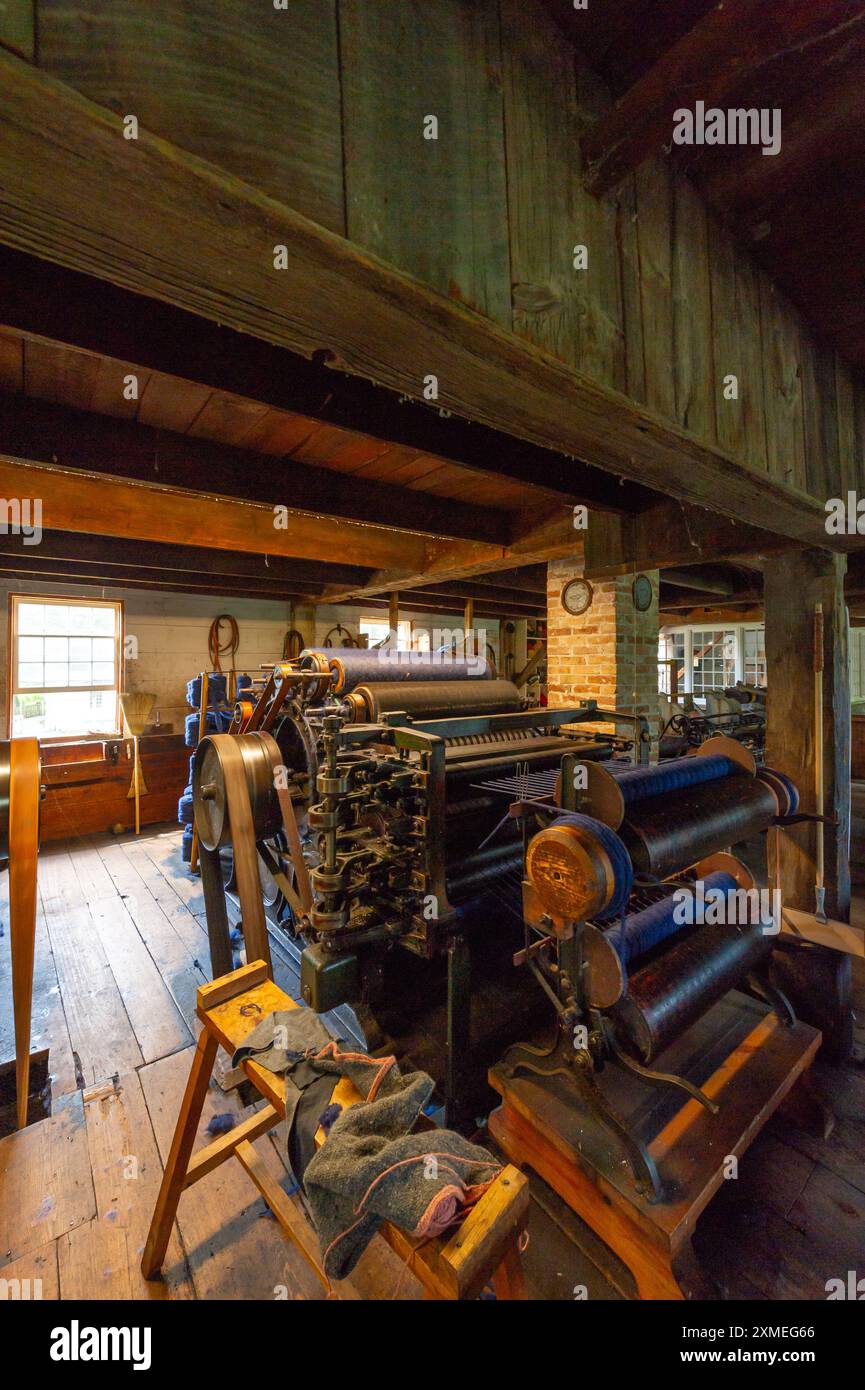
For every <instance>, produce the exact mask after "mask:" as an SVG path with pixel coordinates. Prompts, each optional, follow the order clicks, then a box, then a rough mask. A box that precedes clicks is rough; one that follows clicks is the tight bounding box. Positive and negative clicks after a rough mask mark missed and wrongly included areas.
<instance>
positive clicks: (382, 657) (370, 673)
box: [304, 647, 495, 709]
mask: <svg viewBox="0 0 865 1390" xmlns="http://www.w3.org/2000/svg"><path fill="white" fill-rule="evenodd" d="M304 655H307V653H304ZM319 656H324V658H325V660H326V661H327V665H328V668H329V670H330V673H331V676H332V678H333V691H334V694H335V695H347V694H348V693H349V691H351V690H356V689H357V687H358V686H359V685H391V684H394V683H396V682H399V683H400V684H405V683H407V682H410V683H415V682H417V683H420V684H430V683H433V682H447V683H452V682H454V681H479V680H481V681H489V680H492V679H493V677H494V675H495V672H494V671H493V669H492V667H491V665H490V663H489V662H488V661H487V659H486V657H483V656H477V657H451V656H449V655H448V654H447V653H446V652H443V653H430V652H395V651H391V650H390V649H388V648H386V647H378V648H375V649H374V650H372V651H368V650H366V649H365V648H359V647H341V648H340V649H339V650H338V651H336V652H334V651H327V650H325V651H323V652H320V653H319ZM396 708H400V709H401V708H402V706H397V707H396Z"/></svg>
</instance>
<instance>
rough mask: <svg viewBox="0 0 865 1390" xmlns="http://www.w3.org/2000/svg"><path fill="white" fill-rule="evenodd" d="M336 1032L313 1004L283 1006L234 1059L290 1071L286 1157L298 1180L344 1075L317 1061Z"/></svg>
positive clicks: (287, 1074)
mask: <svg viewBox="0 0 865 1390" xmlns="http://www.w3.org/2000/svg"><path fill="white" fill-rule="evenodd" d="M332 1042H333V1037H332V1035H331V1034H330V1033H329V1032H328V1030H327V1028H325V1026H324V1024H323V1023H322V1021H321V1019H320V1018H319V1016H318V1014H316V1013H313V1011H312V1009H305V1008H301V1009H283V1010H280V1011H279V1012H277V1013H272V1014H269V1015H268V1017H267V1018H265V1019H262V1021H261V1023H259V1024H258V1026H257V1027H256V1028H254V1029H253V1031H252V1032H251V1033H250V1035H249V1037H248V1038H247V1039H246V1041H245V1042H244V1043H243V1044H242V1045H241V1046H240V1047H239V1048H238V1049H237V1051H236V1052H235V1054H234V1056H233V1058H232V1065H233V1066H239V1065H240V1063H241V1062H243V1061H246V1060H248V1059H250V1058H252V1059H253V1060H254V1061H256V1062H258V1063H259V1064H260V1065H261V1066H263V1067H267V1070H268V1071H272V1072H274V1073H276V1075H278V1076H284V1077H285V1120H286V1128H287V1131H288V1140H287V1144H286V1158H287V1161H288V1166H289V1168H290V1169H291V1172H292V1174H293V1176H294V1179H295V1182H297V1183H302V1182H303V1177H304V1173H305V1172H306V1166H307V1164H308V1163H309V1161H310V1159H311V1158H312V1156H313V1154H314V1153H315V1132H316V1130H317V1129H318V1121H319V1116H320V1115H321V1112H322V1111H323V1110H324V1108H325V1107H326V1106H327V1104H328V1102H329V1101H330V1097H331V1093H332V1092H333V1088H334V1086H335V1085H336V1081H337V1079H338V1078H336V1077H335V1076H329V1075H328V1074H327V1073H323V1072H322V1071H321V1070H320V1069H319V1068H315V1067H314V1066H312V1064H311V1062H310V1058H311V1057H314V1056H315V1054H316V1053H318V1052H320V1051H321V1050H322V1048H323V1047H326V1046H327V1044H328V1043H332Z"/></svg>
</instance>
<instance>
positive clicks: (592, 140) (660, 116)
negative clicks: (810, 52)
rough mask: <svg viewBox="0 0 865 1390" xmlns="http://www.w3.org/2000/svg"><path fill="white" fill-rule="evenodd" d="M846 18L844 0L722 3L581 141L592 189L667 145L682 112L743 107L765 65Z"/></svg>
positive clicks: (609, 184) (606, 186) (610, 184)
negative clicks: (746, 91)
mask: <svg viewBox="0 0 865 1390" xmlns="http://www.w3.org/2000/svg"><path fill="white" fill-rule="evenodd" d="M849 19H850V5H849V3H846V2H845V0H720V3H718V4H716V5H714V6H713V8H712V9H711V10H709V11H708V13H706V14H705V15H703V17H702V19H700V20H698V22H697V23H696V24H695V25H694V26H693V27H692V28H690V29H688V30H687V31H686V32H685V33H684V34H683V35H682V36H681V38H679V39H678V41H677V42H676V43H674V44H673V46H672V47H671V48H669V49H667V50H666V52H664V53H662V54H661V55H660V56H659V57H658V59H657V61H656V62H655V63H654V65H653V66H652V67H651V68H649V70H648V71H647V72H645V73H644V74H643V76H642V77H640V78H639V79H638V80H637V81H636V82H635V83H634V85H633V87H631V88H630V89H629V90H628V91H627V92H626V93H625V94H624V95H623V96H622V97H620V98H619V100H618V101H617V102H616V104H615V105H614V106H613V107H612V108H611V109H610V111H609V113H608V114H607V115H606V116H604V117H603V118H602V119H601V120H600V121H599V122H598V123H597V125H596V126H595V127H594V128H593V129H592V130H590V131H588V132H587V133H586V135H585V136H584V137H583V142H582V144H583V155H584V157H585V160H586V165H587V168H586V175H585V182H586V185H587V187H588V188H589V189H590V190H591V191H592V192H593V193H595V194H597V195H598V196H600V195H601V194H603V193H607V192H609V190H610V189H611V188H614V187H615V186H616V185H617V184H619V183H620V182H621V181H622V179H624V178H625V177H626V176H627V175H628V174H631V173H633V172H634V170H635V169H637V168H639V166H640V165H641V164H642V163H643V162H644V160H646V159H648V158H649V157H650V156H652V155H655V154H659V153H660V151H661V150H662V149H663V148H664V146H666V145H670V144H671V143H672V139H673V129H674V113H675V112H676V111H677V110H679V109H681V108H686V109H690V110H693V109H694V104H695V101H697V100H700V101H702V102H704V103H705V107H706V108H707V109H708V108H710V107H721V108H722V109H726V108H727V107H729V106H736V105H738V104H739V103H738V101H737V95H738V94H739V93H741V92H742V89H743V87H744V86H745V85H746V84H747V83H748V82H749V81H750V80H752V78H753V76H754V74H755V73H758V72H759V70H760V69H761V68H763V67H765V66H766V65H767V64H769V63H771V62H773V61H775V60H777V59H778V58H780V57H782V56H783V55H784V54H785V53H787V52H790V51H792V50H794V49H795V48H796V47H797V46H801V47H804V46H805V45H806V44H807V43H808V42H809V41H810V42H813V41H814V39H815V38H817V37H822V35H823V34H824V33H825V31H826V30H827V29H831V28H833V27H834V26H841V25H842V24H844V23H845V22H847V21H849ZM762 104H763V103H761V105H762Z"/></svg>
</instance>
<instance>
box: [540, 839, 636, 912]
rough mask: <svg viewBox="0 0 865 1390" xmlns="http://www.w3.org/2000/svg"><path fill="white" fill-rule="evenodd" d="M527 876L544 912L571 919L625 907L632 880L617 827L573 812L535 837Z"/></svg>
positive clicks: (617, 910)
mask: <svg viewBox="0 0 865 1390" xmlns="http://www.w3.org/2000/svg"><path fill="white" fill-rule="evenodd" d="M526 877H527V878H528V880H529V882H530V883H531V885H532V887H533V889H534V891H535V892H536V893H537V896H538V899H539V900H540V902H541V904H542V905H543V907H544V910H545V911H546V912H548V913H549V914H550V915H551V916H553V917H556V918H559V919H560V920H564V921H567V922H579V921H583V920H584V919H585V918H586V917H601V916H604V915H606V914H608V913H610V912H613V913H615V912H619V911H621V909H622V908H623V907H624V905H625V903H626V902H627V900H628V895H629V893H630V891H631V886H632V883H633V876H632V873H631V866H630V863H629V862H628V856H627V854H626V852H625V847H624V845H623V844H622V842H621V840H619V838H618V836H617V835H616V833H615V831H613V830H611V829H610V828H609V826H606V825H604V824H602V822H600V821H596V820H593V819H592V818H591V817H590V816H582V815H577V814H575V813H574V812H568V813H566V814H565V815H562V816H560V817H559V819H558V820H557V821H555V822H554V823H553V824H552V825H550V826H548V827H547V828H546V829H545V830H541V831H540V832H539V833H538V834H537V835H535V837H534V839H533V840H532V842H531V844H530V845H529V848H528V852H527V854H526Z"/></svg>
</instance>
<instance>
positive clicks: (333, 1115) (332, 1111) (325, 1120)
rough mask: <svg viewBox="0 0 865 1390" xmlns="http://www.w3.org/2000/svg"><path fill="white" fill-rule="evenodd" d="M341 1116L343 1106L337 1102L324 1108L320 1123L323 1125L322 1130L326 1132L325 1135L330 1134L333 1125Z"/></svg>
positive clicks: (319, 1118) (333, 1101)
mask: <svg viewBox="0 0 865 1390" xmlns="http://www.w3.org/2000/svg"><path fill="white" fill-rule="evenodd" d="M341 1114H342V1106H341V1105H339V1104H338V1103H337V1102H336V1101H335V1100H332V1101H331V1102H330V1105H326V1106H325V1107H324V1109H323V1110H322V1112H321V1114H320V1115H319V1117H318V1123H319V1124H320V1125H321V1128H322V1129H323V1130H324V1132H325V1134H330V1130H331V1126H332V1125H333V1123H334V1121H335V1120H338V1119H339V1117H340V1115H341Z"/></svg>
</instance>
